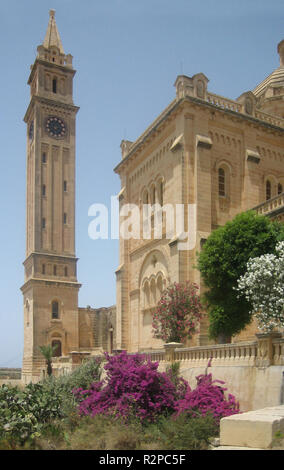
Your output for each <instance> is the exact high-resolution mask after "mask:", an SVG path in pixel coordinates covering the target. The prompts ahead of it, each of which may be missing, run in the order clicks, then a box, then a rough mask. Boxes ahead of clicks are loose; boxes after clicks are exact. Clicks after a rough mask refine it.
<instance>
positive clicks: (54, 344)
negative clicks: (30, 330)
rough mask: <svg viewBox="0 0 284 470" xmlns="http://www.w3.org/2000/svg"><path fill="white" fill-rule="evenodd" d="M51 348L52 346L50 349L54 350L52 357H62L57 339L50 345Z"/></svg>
mask: <svg viewBox="0 0 284 470" xmlns="http://www.w3.org/2000/svg"><path fill="white" fill-rule="evenodd" d="M51 346H52V348H56V349H55V350H54V352H53V357H60V356H62V347H61V341H60V340H59V339H54V340H53V341H52V343H51Z"/></svg>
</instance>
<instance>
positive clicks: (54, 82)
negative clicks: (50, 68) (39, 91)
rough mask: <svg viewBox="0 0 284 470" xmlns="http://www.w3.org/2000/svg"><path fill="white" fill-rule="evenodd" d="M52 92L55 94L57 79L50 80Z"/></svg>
mask: <svg viewBox="0 0 284 470" xmlns="http://www.w3.org/2000/svg"><path fill="white" fill-rule="evenodd" d="M52 91H53V93H57V79H56V78H54V79H53V80H52Z"/></svg>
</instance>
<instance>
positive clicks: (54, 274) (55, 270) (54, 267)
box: [53, 264, 57, 276]
mask: <svg viewBox="0 0 284 470" xmlns="http://www.w3.org/2000/svg"><path fill="white" fill-rule="evenodd" d="M56 275H57V267H56V264H55V265H54V266H53V276H56Z"/></svg>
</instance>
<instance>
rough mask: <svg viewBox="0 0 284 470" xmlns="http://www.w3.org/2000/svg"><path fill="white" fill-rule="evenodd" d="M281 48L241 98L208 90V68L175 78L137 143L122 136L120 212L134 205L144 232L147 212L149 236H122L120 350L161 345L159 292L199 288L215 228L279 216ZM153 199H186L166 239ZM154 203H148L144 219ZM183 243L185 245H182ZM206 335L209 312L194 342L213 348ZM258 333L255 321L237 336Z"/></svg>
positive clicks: (283, 168) (282, 178)
mask: <svg viewBox="0 0 284 470" xmlns="http://www.w3.org/2000/svg"><path fill="white" fill-rule="evenodd" d="M278 53H279V56H280V66H279V67H278V68H277V69H276V70H275V71H274V72H273V73H272V74H270V75H269V77H267V78H266V79H265V80H264V81H263V82H261V83H260V84H259V85H258V86H257V87H256V88H255V89H254V90H252V91H248V92H245V93H243V94H242V95H241V96H240V97H239V98H238V99H237V100H231V99H227V98H224V97H223V96H218V95H216V94H214V93H211V92H210V91H209V89H208V81H209V80H208V78H207V77H206V76H205V75H204V74H203V73H198V74H196V75H194V76H193V77H188V76H185V75H179V76H178V77H177V79H176V81H175V89H176V96H175V98H174V99H173V101H172V102H171V103H170V104H169V105H168V107H167V108H166V109H165V110H164V111H162V113H161V114H160V115H159V116H158V117H157V119H156V120H155V121H154V122H153V123H152V124H151V125H150V126H149V127H148V128H147V129H146V130H145V132H144V133H143V134H142V135H141V136H140V137H139V138H138V139H137V140H136V141H135V142H130V141H126V140H123V141H122V143H121V150H122V160H121V162H120V163H119V164H118V165H117V166H116V168H115V172H116V173H117V174H118V175H119V176H120V179H121V191H120V194H119V200H120V210H121V211H123V207H124V206H125V205H126V206H127V205H128V204H134V205H135V206H137V207H138V208H139V210H140V216H141V220H142V229H143V224H145V221H146V224H147V218H148V227H150V229H149V232H150V236H148V237H145V236H144V237H143V236H142V235H141V236H140V237H133V238H132V239H131V238H129V239H128V238H127V237H121V239H120V265H119V267H118V269H117V271H116V276H117V305H116V307H117V311H116V314H117V345H118V347H119V348H123V349H127V350H129V351H139V350H144V351H151V350H154V349H159V348H161V347H162V342H161V340H158V339H154V338H153V335H152V313H153V310H154V309H155V306H156V304H157V301H158V300H159V298H160V295H161V292H162V290H163V289H164V288H165V287H166V286H168V285H169V284H171V283H173V282H185V281H187V280H189V281H192V282H195V283H197V284H198V285H199V286H201V290H202V285H201V279H200V273H199V272H198V270H197V269H196V268H195V265H196V261H197V252H199V251H200V250H201V249H202V244H203V243H204V241H205V240H206V239H207V238H208V236H209V235H210V233H211V232H212V230H214V229H216V228H217V227H219V226H222V225H224V224H225V223H226V222H227V221H228V220H231V219H232V218H233V217H234V216H236V215H237V214H238V213H240V212H243V211H247V210H248V209H253V208H255V209H256V211H258V212H259V213H265V214H266V215H268V216H271V217H274V218H275V219H279V220H283V212H284V211H283V209H284V194H283V190H284V141H283V138H284V41H282V42H280V43H279V45H278ZM157 204H158V205H159V206H161V207H163V206H165V207H166V206H167V207H174V208H176V210H177V208H178V207H179V206H180V205H182V207H184V226H183V227H184V229H182V230H181V231H180V230H178V229H177V227H176V229H175V231H174V233H172V235H171V237H170V238H169V237H168V236H167V226H166V223H167V219H168V211H167V210H165V211H163V210H162V217H160V222H157V223H158V224H159V223H160V228H161V230H160V235H161V236H160V237H155V231H154V230H155V227H156V225H155V216H156V215H157V218H156V220H157V221H158V215H159V214H157V212H156V213H155V211H158V212H159V211H161V209H159V206H158V209H156V208H154V205H157ZM149 205H152V208H150V209H147V210H146V217H143V216H145V212H143V211H145V209H144V208H145V207H146V208H147V207H148V206H149ZM155 207H157V206H155ZM147 211H148V212H147ZM192 211H193V212H192ZM189 212H192V214H193V215H192V214H191V215H192V216H191V217H188V215H189ZM142 214H143V215H142ZM170 217H171V215H170ZM124 220H125V218H123V217H122V218H121V222H124ZM153 221H154V223H153ZM190 225H191V226H190ZM142 229H141V233H142ZM190 230H191V232H190ZM143 233H144V232H143ZM146 233H147V232H146ZM185 234H188V235H187V239H186V238H184V237H185ZM190 237H191V239H190ZM184 240H186V241H188V242H189V244H188V249H186V246H185V248H184V247H183V248H182V246H184ZM181 248H182V249H181ZM207 331H208V322H207V320H206V318H205V319H204V320H203V321H202V324H201V328H200V332H199V334H198V335H196V336H195V337H194V338H193V339H192V340H191V342H190V343H189V345H190V346H202V345H206V344H209V340H208V335H207ZM254 333H255V326H254V325H252V326H251V327H250V328H248V329H247V330H246V331H244V332H243V333H242V334H241V335H240V336H239V337H238V338H236V340H242V339H249V338H251V337H253V335H254Z"/></svg>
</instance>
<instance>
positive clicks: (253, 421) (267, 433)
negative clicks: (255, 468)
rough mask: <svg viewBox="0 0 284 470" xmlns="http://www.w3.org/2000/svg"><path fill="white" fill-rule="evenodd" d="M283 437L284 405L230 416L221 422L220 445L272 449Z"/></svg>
mask: <svg viewBox="0 0 284 470" xmlns="http://www.w3.org/2000/svg"><path fill="white" fill-rule="evenodd" d="M281 437H284V405H278V406H274V407H268V408H263V409H262V410H255V411H249V412H247V413H241V414H236V415H232V416H228V417H227V418H222V419H221V422H220V447H224V446H230V447H231V448H232V447H234V448H236V447H238V448H244V447H245V448H253V449H271V448H272V447H273V445H275V443H276V441H277V438H278V440H279V438H281ZM216 449H218V448H216Z"/></svg>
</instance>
